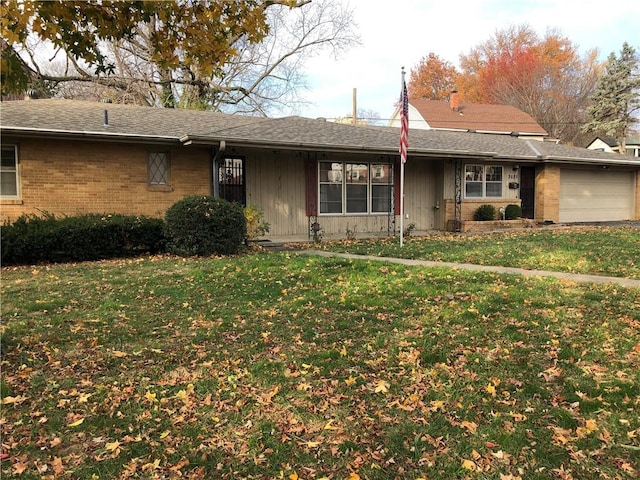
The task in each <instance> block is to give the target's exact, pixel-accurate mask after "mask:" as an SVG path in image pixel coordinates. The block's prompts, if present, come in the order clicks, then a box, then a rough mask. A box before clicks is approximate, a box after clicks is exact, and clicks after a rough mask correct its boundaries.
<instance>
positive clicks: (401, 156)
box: [400, 67, 406, 247]
mask: <svg viewBox="0 0 640 480" xmlns="http://www.w3.org/2000/svg"><path fill="white" fill-rule="evenodd" d="M400 75H401V81H402V82H401V85H400V92H401V93H400V102H401V103H400V122H402V115H403V108H404V102H405V101H406V99H405V98H404V95H405V83H404V67H402V73H401V74H400ZM405 161H406V158H403V154H402V152H401V153H400V247H402V246H403V243H404V164H405Z"/></svg>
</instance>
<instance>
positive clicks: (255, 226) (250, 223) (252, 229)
mask: <svg viewBox="0 0 640 480" xmlns="http://www.w3.org/2000/svg"><path fill="white" fill-rule="evenodd" d="M263 215H264V213H263V211H262V209H261V208H260V207H256V206H255V205H247V206H246V207H245V209H244V219H245V221H246V222H247V238H257V237H262V236H263V235H265V234H267V233H269V229H270V228H271V225H269V224H268V223H267V222H265V221H264V216H263Z"/></svg>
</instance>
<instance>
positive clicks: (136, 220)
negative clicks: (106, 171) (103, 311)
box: [2, 212, 164, 265]
mask: <svg viewBox="0 0 640 480" xmlns="http://www.w3.org/2000/svg"><path fill="white" fill-rule="evenodd" d="M163 246H164V234H163V221H162V219H159V218H148V217H134V216H126V215H100V214H89V215H81V216H75V217H62V218H56V217H55V215H53V214H50V213H46V212H44V213H42V214H41V215H22V216H20V217H19V218H18V219H17V220H16V221H15V222H13V223H5V224H4V225H3V226H2V264H3V265H17V264H36V263H40V262H82V261H88V260H102V259H107V258H116V257H128V256H132V255H139V254H143V253H157V252H159V251H162V249H163Z"/></svg>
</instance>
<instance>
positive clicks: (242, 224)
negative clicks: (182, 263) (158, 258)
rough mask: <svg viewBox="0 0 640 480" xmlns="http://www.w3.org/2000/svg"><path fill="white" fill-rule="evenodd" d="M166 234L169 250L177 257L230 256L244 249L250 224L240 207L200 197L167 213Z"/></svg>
mask: <svg viewBox="0 0 640 480" xmlns="http://www.w3.org/2000/svg"><path fill="white" fill-rule="evenodd" d="M165 235H166V237H167V248H168V250H169V251H170V252H171V253H175V254H177V255H182V256H190V255H213V254H222V255H228V254H232V253H236V252H238V251H239V250H240V248H241V246H242V244H243V242H244V240H245V237H246V235H247V223H246V220H245V218H244V212H243V209H242V206H241V205H240V204H238V203H231V202H228V201H226V200H223V199H221V198H214V197H212V196H203V195H196V196H190V197H185V198H183V199H182V200H179V201H178V202H176V203H175V204H173V205H172V206H171V207H170V208H169V210H167V213H166V215H165Z"/></svg>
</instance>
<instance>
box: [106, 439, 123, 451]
mask: <svg viewBox="0 0 640 480" xmlns="http://www.w3.org/2000/svg"><path fill="white" fill-rule="evenodd" d="M119 446H120V442H119V441H118V440H116V441H115V442H111V443H107V444H106V445H105V448H106V449H107V450H108V451H109V452H113V451H114V450H116V449H117V448H118V447H119Z"/></svg>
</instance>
